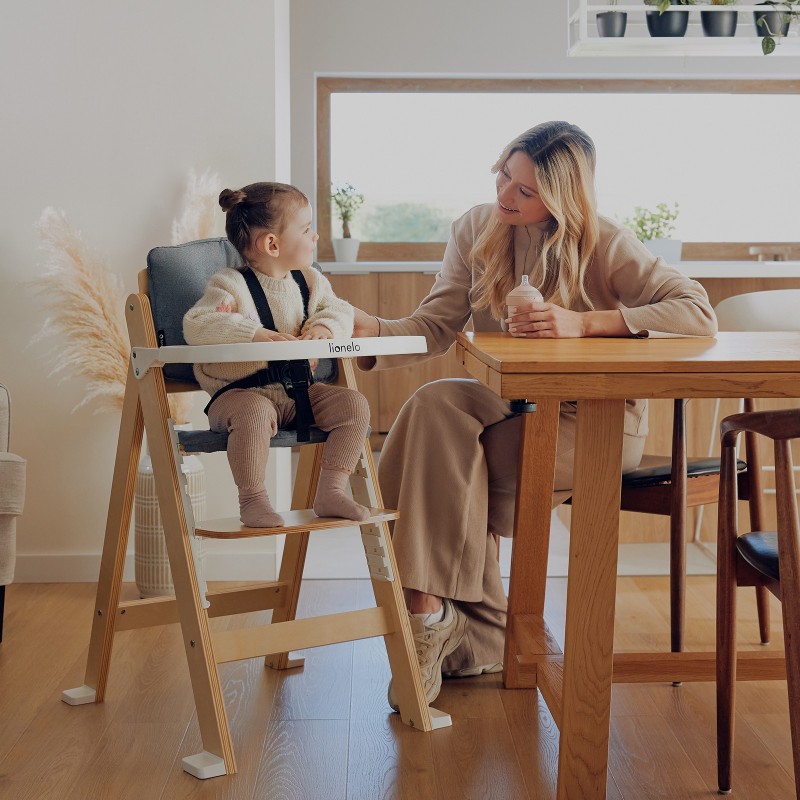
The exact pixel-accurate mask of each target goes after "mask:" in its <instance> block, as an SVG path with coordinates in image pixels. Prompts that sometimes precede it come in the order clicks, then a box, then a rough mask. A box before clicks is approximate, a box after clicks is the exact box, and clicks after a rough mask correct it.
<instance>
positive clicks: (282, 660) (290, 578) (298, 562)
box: [264, 444, 322, 669]
mask: <svg viewBox="0 0 800 800" xmlns="http://www.w3.org/2000/svg"><path fill="white" fill-rule="evenodd" d="M321 465H322V445H321V444H318V445H305V446H304V447H301V448H300V461H299V462H298V465H297V476H296V477H295V481H294V490H293V492H292V508H311V507H312V506H313V505H314V496H315V495H316V493H317V484H318V483H319V471H320V469H321ZM309 535H310V534H309V532H308V531H303V532H302V533H294V534H292V535H291V536H287V537H286V543H285V545H284V548H283V558H282V559H281V568H280V573H279V575H278V580H279V581H281V582H282V583H284V582H285V583H286V585H287V587H288V591H287V597H286V605H285V606H282V607H281V608H276V609H275V610H274V611H273V612H272V622H273V624H274V623H277V622H287V621H289V620H292V619H294V618H295V616H296V614H297V603H298V601H299V599H300V586H301V584H302V581H303V569H304V567H305V563H306V552H307V551H308V538H309ZM264 663H265V664H266V665H267V666H268V667H272V669H293V668H294V667H302V666H303V664H304V663H305V659H304V658H296V657H292V656H291V653H273V654H272V655H269V656H267V657H266V659H265V661H264Z"/></svg>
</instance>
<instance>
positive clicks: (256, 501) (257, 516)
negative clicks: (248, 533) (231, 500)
mask: <svg viewBox="0 0 800 800" xmlns="http://www.w3.org/2000/svg"><path fill="white" fill-rule="evenodd" d="M239 518H240V519H241V521H242V525H246V526H247V527H248V528H278V527H280V526H281V525H283V517H282V516H281V515H280V514H278V512H277V511H275V509H274V508H273V507H272V503H270V501H269V497H268V496H267V490H266V489H265V488H264V487H263V486H256V487H255V488H254V489H240V490H239Z"/></svg>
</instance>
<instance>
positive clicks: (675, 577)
mask: <svg viewBox="0 0 800 800" xmlns="http://www.w3.org/2000/svg"><path fill="white" fill-rule="evenodd" d="M682 523H683V518H682V517H681V518H680V519H675V518H671V519H670V540H669V616H670V649H671V650H672V652H673V653H680V652H681V651H682V650H683V631H684V618H685V608H686V542H685V541H684V526H683V524H682Z"/></svg>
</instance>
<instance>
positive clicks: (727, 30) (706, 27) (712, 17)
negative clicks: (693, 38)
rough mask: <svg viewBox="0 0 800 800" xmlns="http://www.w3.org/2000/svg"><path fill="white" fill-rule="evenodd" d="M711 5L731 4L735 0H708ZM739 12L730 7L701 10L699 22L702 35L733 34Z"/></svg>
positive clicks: (734, 2)
mask: <svg viewBox="0 0 800 800" xmlns="http://www.w3.org/2000/svg"><path fill="white" fill-rule="evenodd" d="M708 2H709V4H710V5H712V6H732V5H735V4H736V0H708ZM738 21H739V12H738V11H731V10H730V9H720V10H715V11H701V12H700V23H701V25H702V26H703V35H704V36H735V35H736V23H737V22H738Z"/></svg>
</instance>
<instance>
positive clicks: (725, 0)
mask: <svg viewBox="0 0 800 800" xmlns="http://www.w3.org/2000/svg"><path fill="white" fill-rule="evenodd" d="M708 2H709V3H710V4H711V5H712V6H735V5H736V3H738V2H739V0H708Z"/></svg>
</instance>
